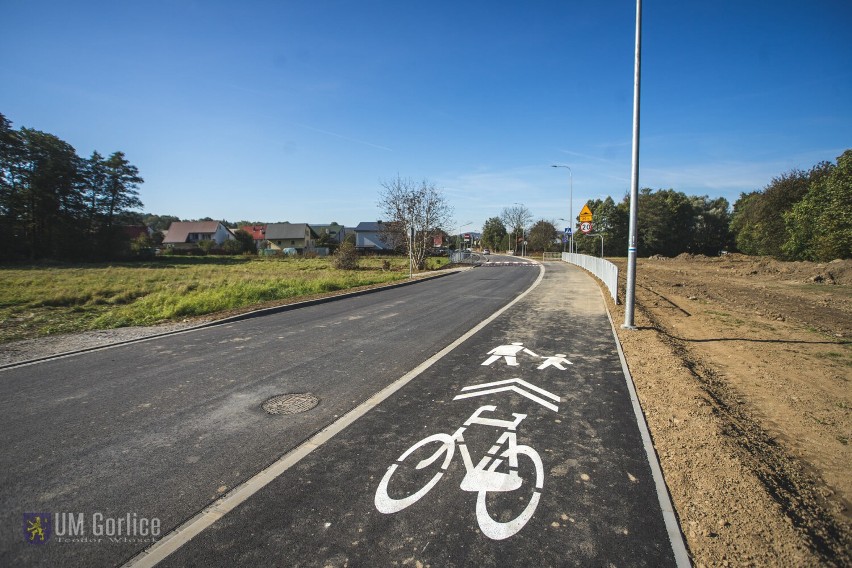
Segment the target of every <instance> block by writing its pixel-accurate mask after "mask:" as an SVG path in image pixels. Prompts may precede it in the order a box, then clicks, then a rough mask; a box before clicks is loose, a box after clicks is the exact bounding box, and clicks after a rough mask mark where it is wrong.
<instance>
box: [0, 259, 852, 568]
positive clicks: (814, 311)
mask: <svg viewBox="0 0 852 568" xmlns="http://www.w3.org/2000/svg"><path fill="white" fill-rule="evenodd" d="M615 263H616V264H617V265H618V266H619V269H620V279H621V288H620V289H621V290H622V293H621V294H620V300H621V301H622V302H623V300H624V298H623V290H624V275H625V262H624V260H623V259H622V260H618V259H616V260H615ZM636 281H637V286H636V310H635V322H634V323H635V325H636V326H637V329H636V330H622V329H620V324H621V323H622V322H623V321H624V305H623V303H621V304H619V305H615V304H614V303H613V302H612V300H611V299H610V298H609V295H608V294H604V296H605V297H606V299H607V302H608V303H609V309H610V312H611V313H612V316H613V319H614V321H615V324H616V328H618V329H617V332H618V335H619V338H620V340H621V343H622V346H623V348H624V351H625V355H626V358H627V362H628V365H629V368H630V372H631V375H632V376H633V379H634V381H635V383H636V388H637V391H638V394H639V397H640V401H641V403H642V408H643V410H644V412H645V416H646V419H647V421H648V425H649V427H650V430H651V435H652V437H653V441H654V445H655V448H656V450H657V453H658V455H659V457H660V462H661V464H662V467H663V472H664V475H665V478H666V483H667V484H668V487H669V491H670V492H671V495H672V500H673V502H674V505H675V508H676V512H677V515H678V518H679V520H680V523H681V528H682V530H683V532H684V534H685V535H686V541H687V545H688V547H689V552H690V554H691V555H692V558H693V561H694V564H695V565H696V566H706V567H709V566H772V567H774V566H852V512H850V506H849V504H850V500H852V452H850V446H849V442H850V439H852V416H850V412H851V411H852V389H850V379H852V260H845V261H835V262H831V263H827V264H815V263H804V262H793V263H781V262H777V261H774V260H769V259H762V258H753V257H745V256H741V255H727V256H724V257H720V258H705V257H700V256H698V257H693V256H688V255H682V256H680V257H678V258H674V259H667V258H650V259H640V260H639V262H638V268H637V278H636ZM205 319H211V318H205ZM193 323H197V322H183V323H176V324H168V325H165V326H159V327H152V328H124V329H118V330H105V331H98V332H88V333H84V334H74V335H66V336H61V337H48V338H41V339H35V340H26V341H20V342H14V343H7V344H4V345H2V346H0V364H5V363H11V362H13V361H16V360H22V359H28V358H32V357H39V356H48V355H51V354H54V353H59V352H64V351H68V350H71V349H78V348H88V347H93V346H95V345H102V344H104V343H111V342H114V341H120V340H127V339H133V338H137V337H141V336H146V335H150V334H153V333H158V332H163V331H173V330H176V329H179V328H181V327H184V326H187V325H192V324H193Z"/></svg>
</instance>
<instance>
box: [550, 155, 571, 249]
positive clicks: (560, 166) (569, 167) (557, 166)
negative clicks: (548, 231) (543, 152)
mask: <svg viewBox="0 0 852 568" xmlns="http://www.w3.org/2000/svg"><path fill="white" fill-rule="evenodd" d="M550 167H551V168H567V169H568V177H569V178H570V187H571V189H570V193H569V196H568V218H569V221H568V222H569V223H571V235H570V241H569V242H570V246H569V247H568V252H574V171H573V170H572V169H571V166H563V165H557V164H554V165H552V166H550Z"/></svg>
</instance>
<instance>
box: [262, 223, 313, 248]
mask: <svg viewBox="0 0 852 568" xmlns="http://www.w3.org/2000/svg"><path fill="white" fill-rule="evenodd" d="M316 238H317V235H316V233H314V232H313V231H312V230H311V227H310V225H308V224H307V223H270V224H268V225H267V226H266V243H267V245H266V248H267V250H284V249H296V252H297V253H299V254H304V253H305V252H309V251H312V250H313V249H314V239H316Z"/></svg>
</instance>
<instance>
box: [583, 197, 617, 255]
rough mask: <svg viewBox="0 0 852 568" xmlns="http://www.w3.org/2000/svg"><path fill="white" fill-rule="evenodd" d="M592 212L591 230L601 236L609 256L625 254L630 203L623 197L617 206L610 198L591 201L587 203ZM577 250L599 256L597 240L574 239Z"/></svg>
mask: <svg viewBox="0 0 852 568" xmlns="http://www.w3.org/2000/svg"><path fill="white" fill-rule="evenodd" d="M587 205H588V206H589V209H591V210H592V228H593V230H594V234H595V235H602V236H603V240H604V243H605V249H606V250H607V251H608V252H609V254H610V255H615V256H623V255H625V254H627V233H628V223H629V215H630V202H629V201H628V198H627V197H625V198H624V201H622V202H621V203H619V204H616V203H615V200H613V198H612V197H607V198H606V199H604V200H600V199H593V200H591V201H589V202H587ZM575 244H576V246H577V250H578V251H580V252H582V253H585V254H590V255H594V256H597V255H598V254H600V239H599V238H596V237H595V238H581V239H576V240H575Z"/></svg>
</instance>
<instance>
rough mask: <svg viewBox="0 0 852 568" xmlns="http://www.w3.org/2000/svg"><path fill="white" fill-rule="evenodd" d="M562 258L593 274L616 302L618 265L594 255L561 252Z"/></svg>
mask: <svg viewBox="0 0 852 568" xmlns="http://www.w3.org/2000/svg"><path fill="white" fill-rule="evenodd" d="M562 260H564V261H565V262H567V263H569V264H574V265H576V266H579V267H580V268H582V269H584V270H587V271H588V272H591V273H592V274H593V275H595V276H596V277H597V278H598V279H599V280H600V281H601V282H603V283H604V284H605V285H606V287H607V289H609V295H610V296H612V300H613V301H614V302H615V303H616V304H617V303H618V267H617V266H616V265H614V264H613V263H611V262H610V261H608V260H604V259H603V258H598V257H596V256H588V255H586V254H572V253H570V252H563V253H562Z"/></svg>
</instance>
